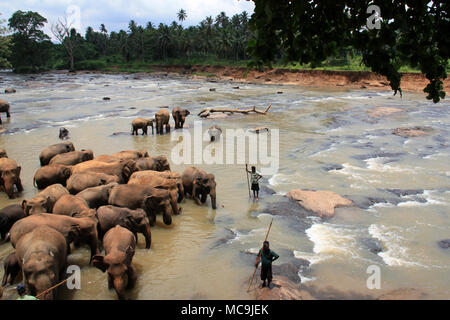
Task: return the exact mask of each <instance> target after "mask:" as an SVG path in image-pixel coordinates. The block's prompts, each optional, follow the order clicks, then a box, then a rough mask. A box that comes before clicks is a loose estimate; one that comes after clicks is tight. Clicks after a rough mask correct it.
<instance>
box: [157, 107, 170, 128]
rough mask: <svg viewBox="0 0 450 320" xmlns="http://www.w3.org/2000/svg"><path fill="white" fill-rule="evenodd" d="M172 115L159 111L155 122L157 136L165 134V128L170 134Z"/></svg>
mask: <svg viewBox="0 0 450 320" xmlns="http://www.w3.org/2000/svg"><path fill="white" fill-rule="evenodd" d="M169 120H170V113H169V111H167V110H159V111H158V112H157V113H156V114H155V122H156V134H163V133H164V127H165V128H166V133H169V132H170V124H169Z"/></svg>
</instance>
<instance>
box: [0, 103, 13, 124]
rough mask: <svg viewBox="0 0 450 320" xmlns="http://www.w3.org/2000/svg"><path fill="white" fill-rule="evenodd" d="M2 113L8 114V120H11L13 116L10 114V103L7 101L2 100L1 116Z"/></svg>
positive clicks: (0, 121)
mask: <svg viewBox="0 0 450 320" xmlns="http://www.w3.org/2000/svg"><path fill="white" fill-rule="evenodd" d="M2 112H5V113H6V117H7V118H11V114H10V113H9V103H8V102H7V101H5V100H2V99H0V114H1V113H2ZM0 124H2V117H1V115H0Z"/></svg>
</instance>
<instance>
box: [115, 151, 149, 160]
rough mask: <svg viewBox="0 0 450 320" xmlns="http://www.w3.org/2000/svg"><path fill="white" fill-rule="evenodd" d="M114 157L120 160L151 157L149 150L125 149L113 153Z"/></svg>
mask: <svg viewBox="0 0 450 320" xmlns="http://www.w3.org/2000/svg"><path fill="white" fill-rule="evenodd" d="M111 156H112V157H114V158H116V159H117V160H116V161H118V160H138V159H141V158H147V157H149V154H148V152H147V150H124V151H119V152H116V153H113V154H112V155H111Z"/></svg>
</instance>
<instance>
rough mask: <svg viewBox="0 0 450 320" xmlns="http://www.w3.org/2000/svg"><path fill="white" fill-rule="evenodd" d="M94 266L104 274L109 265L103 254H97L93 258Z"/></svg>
mask: <svg viewBox="0 0 450 320" xmlns="http://www.w3.org/2000/svg"><path fill="white" fill-rule="evenodd" d="M92 265H93V266H94V267H96V268H97V269H100V270H101V271H102V272H106V270H107V269H108V267H109V265H108V264H107V263H106V262H105V259H104V257H103V256H102V255H101V254H96V255H95V256H93V257H92Z"/></svg>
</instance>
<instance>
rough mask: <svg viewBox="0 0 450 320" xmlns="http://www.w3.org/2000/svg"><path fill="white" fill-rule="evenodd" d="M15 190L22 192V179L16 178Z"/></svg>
mask: <svg viewBox="0 0 450 320" xmlns="http://www.w3.org/2000/svg"><path fill="white" fill-rule="evenodd" d="M16 187H17V191H19V192H22V191H23V186H22V180H20V179H18V180H17V183H16Z"/></svg>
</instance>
